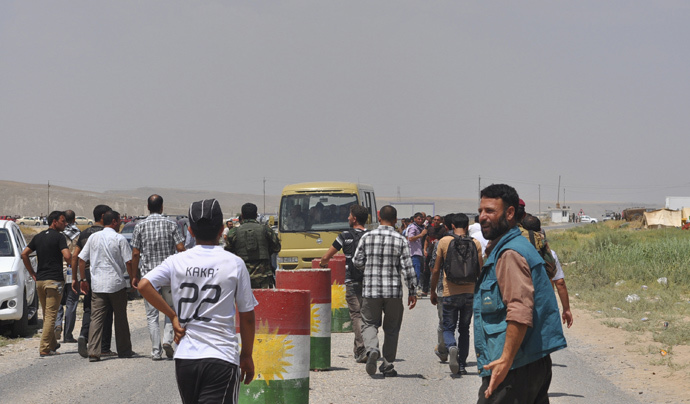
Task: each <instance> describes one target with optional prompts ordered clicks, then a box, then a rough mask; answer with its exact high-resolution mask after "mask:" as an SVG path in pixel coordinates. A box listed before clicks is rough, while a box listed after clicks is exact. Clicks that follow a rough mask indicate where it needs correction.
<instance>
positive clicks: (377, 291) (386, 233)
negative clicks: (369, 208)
mask: <svg viewBox="0 0 690 404" xmlns="http://www.w3.org/2000/svg"><path fill="white" fill-rule="evenodd" d="M352 261H353V263H354V265H355V267H357V268H360V269H362V270H363V271H364V287H363V289H362V297H366V298H374V299H376V298H401V297H402V296H403V294H402V281H401V279H400V278H401V276H402V277H404V278H405V283H406V284H407V288H408V290H409V293H410V296H414V294H415V288H416V286H417V276H416V275H415V272H414V267H413V266H412V258H411V257H410V248H409V245H408V243H407V240H406V239H405V237H403V236H402V235H401V234H400V233H398V232H397V231H395V229H394V228H393V227H391V226H379V227H378V228H377V229H375V230H372V231H369V232H367V233H365V234H364V235H363V236H362V238H361V239H360V240H359V246H358V247H357V251H355V255H354V257H353V259H352Z"/></svg>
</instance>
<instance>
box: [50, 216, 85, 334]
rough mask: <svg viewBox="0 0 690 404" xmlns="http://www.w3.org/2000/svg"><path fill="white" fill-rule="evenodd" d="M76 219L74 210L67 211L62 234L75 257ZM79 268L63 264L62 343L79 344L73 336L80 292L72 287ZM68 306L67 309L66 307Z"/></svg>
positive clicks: (59, 319)
mask: <svg viewBox="0 0 690 404" xmlns="http://www.w3.org/2000/svg"><path fill="white" fill-rule="evenodd" d="M75 219H76V216H75V213H74V211H73V210H66V211H65V220H66V221H67V225H66V226H65V230H63V231H62V234H63V235H64V236H65V241H67V249H69V252H70V254H71V255H72V257H74V249H75V247H76V245H77V238H78V237H79V233H80V232H79V228H78V227H77V226H76V225H75V224H74V222H75ZM77 271H78V268H77V267H73V266H72V262H71V261H70V262H65V263H64V264H63V272H64V274H65V288H64V290H63V293H62V300H61V301H60V309H58V314H57V317H56V319H55V338H56V339H58V340H59V339H60V334H61V333H62V323H63V319H64V323H65V337H64V339H63V340H62V342H77V340H76V339H74V337H73V336H72V331H74V323H75V322H76V320H77V304H78V303H79V292H74V291H73V290H72V288H71V287H70V285H71V284H72V277H73V276H75V275H76V272H77ZM65 306H66V307H65Z"/></svg>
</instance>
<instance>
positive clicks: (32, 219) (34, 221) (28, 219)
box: [16, 216, 41, 226]
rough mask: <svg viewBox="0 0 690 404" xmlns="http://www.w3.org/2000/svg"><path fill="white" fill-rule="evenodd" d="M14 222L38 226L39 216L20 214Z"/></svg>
mask: <svg viewBox="0 0 690 404" xmlns="http://www.w3.org/2000/svg"><path fill="white" fill-rule="evenodd" d="M16 222H17V224H18V225H22V226H40V225H41V218H40V217H37V216H22V217H20V218H19V219H17V220H16Z"/></svg>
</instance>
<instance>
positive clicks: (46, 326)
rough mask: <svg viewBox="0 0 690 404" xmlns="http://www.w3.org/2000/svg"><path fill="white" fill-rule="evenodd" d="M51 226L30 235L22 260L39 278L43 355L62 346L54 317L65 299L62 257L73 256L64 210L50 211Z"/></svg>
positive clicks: (32, 274) (66, 258)
mask: <svg viewBox="0 0 690 404" xmlns="http://www.w3.org/2000/svg"><path fill="white" fill-rule="evenodd" d="M48 223H49V227H48V230H46V231H42V232H40V233H38V234H37V235H35V236H34V238H33V239H31V242H30V243H29V245H28V246H26V248H24V251H22V261H24V266H25V267H26V270H27V271H29V273H30V274H31V276H32V277H33V278H34V280H35V281H36V291H37V292H38V300H39V301H40V302H41V307H42V308H43V334H42V335H41V344H40V347H39V354H40V356H41V357H44V356H52V355H57V354H58V353H57V352H55V351H56V350H57V349H58V348H60V344H58V342H57V339H56V338H55V317H56V316H57V311H58V309H59V308H60V301H61V300H62V289H63V287H64V286H65V276H64V274H63V272H62V260H63V259H64V260H65V261H67V262H70V260H71V259H72V256H71V255H70V252H69V249H68V248H67V241H66V240H65V236H63V235H62V231H63V230H65V226H66V225H67V220H65V212H60V211H53V212H51V213H50V214H49V215H48ZM34 251H36V255H37V257H38V266H37V268H36V272H34V270H33V268H32V267H31V261H30V260H29V255H30V254H31V253H33V252H34Z"/></svg>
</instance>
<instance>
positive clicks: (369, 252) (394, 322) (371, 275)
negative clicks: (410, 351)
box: [352, 205, 417, 376]
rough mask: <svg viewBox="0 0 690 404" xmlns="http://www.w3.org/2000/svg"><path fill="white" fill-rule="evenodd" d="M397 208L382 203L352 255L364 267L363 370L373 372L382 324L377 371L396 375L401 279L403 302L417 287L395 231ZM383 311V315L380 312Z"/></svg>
mask: <svg viewBox="0 0 690 404" xmlns="http://www.w3.org/2000/svg"><path fill="white" fill-rule="evenodd" d="M397 214H398V212H397V211H396V210H395V208H394V207H392V206H390V205H386V206H384V207H382V208H381V210H380V211H379V222H380V225H379V227H378V228H377V229H375V230H372V231H370V232H367V233H366V234H364V236H363V237H362V238H361V239H360V240H359V246H358V247H357V251H356V252H355V256H354V258H353V259H352V261H353V264H354V265H355V267H356V268H359V269H360V270H362V271H364V287H363V290H362V310H361V311H362V339H363V340H364V347H365V349H366V352H367V365H366V371H367V373H368V374H369V375H374V374H375V373H376V361H377V360H378V358H379V356H380V351H379V339H378V336H377V334H378V329H379V327H380V326H381V325H383V333H384V339H383V363H382V364H381V366H380V367H379V371H380V372H381V373H383V375H384V376H396V375H397V374H398V373H397V371H396V370H395V369H394V368H393V362H394V361H395V358H396V355H397V351H398V334H399V333H400V326H401V324H402V318H403V312H404V310H405V308H404V306H403V303H402V297H403V293H402V282H401V279H400V278H401V277H403V278H405V283H406V284H407V288H408V297H407V305H408V307H409V308H410V309H413V308H414V306H415V305H416V304H417V296H416V295H415V290H416V287H417V283H416V279H417V278H416V276H415V272H414V267H413V266H412V259H411V258H410V249H409V247H408V244H407V240H405V238H404V237H403V236H402V235H400V233H398V232H396V231H395V228H394V227H393V226H394V225H395V222H396V221H397ZM384 313H385V316H384V315H383V314H384Z"/></svg>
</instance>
